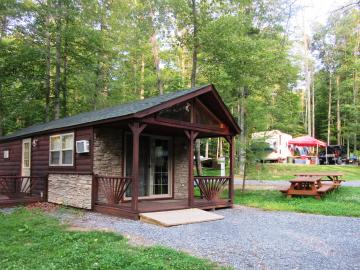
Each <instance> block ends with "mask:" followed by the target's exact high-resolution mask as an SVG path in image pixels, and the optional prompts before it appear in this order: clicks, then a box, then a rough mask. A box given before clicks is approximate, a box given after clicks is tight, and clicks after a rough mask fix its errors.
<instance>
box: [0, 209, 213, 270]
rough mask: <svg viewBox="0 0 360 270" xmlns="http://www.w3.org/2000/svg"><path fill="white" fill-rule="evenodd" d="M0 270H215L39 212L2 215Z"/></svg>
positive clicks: (185, 257)
mask: <svg viewBox="0 0 360 270" xmlns="http://www.w3.org/2000/svg"><path fill="white" fill-rule="evenodd" d="M0 228H1V229H0V265H1V269H4V270H5V269H14V270H15V269H46V270H48V269H49V270H50V269H204V270H205V269H218V268H219V267H218V266H216V265H215V264H213V263H210V262H208V261H206V260H202V259H199V258H195V257H192V256H189V255H187V254H185V253H180V252H177V251H174V250H171V249H168V248H164V247H160V246H155V247H135V246H131V245H129V244H128V243H127V241H126V239H125V238H124V237H122V236H120V235H117V234H115V233H108V232H98V231H92V232H74V231H67V230H66V226H65V225H61V224H60V223H59V221H58V220H56V219H55V218H52V217H49V216H47V215H45V214H43V213H41V212H39V211H29V210H26V209H19V210H16V211H15V212H14V213H11V214H2V213H1V212H0Z"/></svg>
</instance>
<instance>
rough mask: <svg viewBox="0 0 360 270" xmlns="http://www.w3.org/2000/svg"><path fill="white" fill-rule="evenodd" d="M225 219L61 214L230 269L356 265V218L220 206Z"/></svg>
mask: <svg viewBox="0 0 360 270" xmlns="http://www.w3.org/2000/svg"><path fill="white" fill-rule="evenodd" d="M216 213H218V214H221V215H223V216H225V219H223V220H220V221H214V222H207V223H197V224H191V225H183V226H177V227H171V228H163V227H159V226H155V225H150V224H145V223H142V222H139V221H131V220H126V219H121V218H116V217H111V216H105V215H101V214H98V213H93V212H86V213H85V214H84V215H83V216H80V217H79V216H73V215H71V214H65V215H64V214H62V216H61V218H62V219H63V220H66V221H69V222H71V223H72V224H73V225H75V226H80V227H90V228H104V229H109V230H113V231H116V232H119V233H121V234H123V235H125V236H127V237H128V238H129V239H130V241H131V242H133V243H136V244H143V245H152V244H160V245H164V246H168V247H172V248H175V249H177V250H182V251H186V252H188V253H190V254H192V255H195V256H199V257H204V258H208V259H210V260H213V261H216V262H218V263H220V264H224V265H230V266H233V267H234V268H235V269H302V270H303V269H341V270H345V269H360V218H349V217H328V216H320V215H309V214H298V213H288V212H268V211H262V210H258V209H254V208H248V207H238V208H234V209H227V210H220V211H216Z"/></svg>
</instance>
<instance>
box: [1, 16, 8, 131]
mask: <svg viewBox="0 0 360 270" xmlns="http://www.w3.org/2000/svg"><path fill="white" fill-rule="evenodd" d="M0 23H1V26H0V27H1V29H0V42H1V41H2V39H3V37H4V36H5V35H6V25H7V18H6V16H5V15H1V16H0ZM1 88H2V86H1V84H0V137H1V136H3V135H4V118H5V115H4V113H5V112H4V102H3V96H2V89H1Z"/></svg>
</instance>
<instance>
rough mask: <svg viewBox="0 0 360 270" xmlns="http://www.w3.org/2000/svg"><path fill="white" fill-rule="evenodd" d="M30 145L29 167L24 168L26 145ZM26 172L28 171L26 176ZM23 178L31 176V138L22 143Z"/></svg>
mask: <svg viewBox="0 0 360 270" xmlns="http://www.w3.org/2000/svg"><path fill="white" fill-rule="evenodd" d="M26 143H28V144H29V167H25V166H24V163H25V162H24V161H25V159H24V157H25V147H24V146H25V144H26ZM25 171H28V172H27V173H26V174H25V173H24V172H25ZM21 176H31V138H26V139H23V140H22V141H21Z"/></svg>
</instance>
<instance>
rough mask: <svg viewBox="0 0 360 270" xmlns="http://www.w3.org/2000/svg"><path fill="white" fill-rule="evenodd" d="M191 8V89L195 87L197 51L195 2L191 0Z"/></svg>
mask: <svg viewBox="0 0 360 270" xmlns="http://www.w3.org/2000/svg"><path fill="white" fill-rule="evenodd" d="M191 8H192V19H193V42H194V43H193V55H192V70H191V87H195V85H196V75H197V60H198V50H199V37H198V21H197V10H196V0H191Z"/></svg>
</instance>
